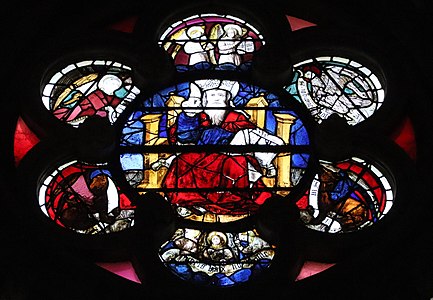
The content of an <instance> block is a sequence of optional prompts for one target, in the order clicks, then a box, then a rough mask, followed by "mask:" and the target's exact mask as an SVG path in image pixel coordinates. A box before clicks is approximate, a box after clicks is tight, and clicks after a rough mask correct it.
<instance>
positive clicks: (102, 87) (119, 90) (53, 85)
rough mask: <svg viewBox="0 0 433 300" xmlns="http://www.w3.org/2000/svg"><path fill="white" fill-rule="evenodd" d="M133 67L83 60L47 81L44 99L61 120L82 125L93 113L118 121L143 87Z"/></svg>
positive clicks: (68, 66) (109, 61)
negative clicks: (135, 78)
mask: <svg viewBox="0 0 433 300" xmlns="http://www.w3.org/2000/svg"><path fill="white" fill-rule="evenodd" d="M131 74H132V70H131V68H130V67H128V66H126V65H124V64H121V63H119V62H115V61H111V60H83V61H78V62H76V63H73V64H69V65H67V66H64V67H63V68H62V69H61V70H59V71H57V72H56V73H55V74H54V75H53V76H52V77H51V78H50V79H49V80H48V82H47V83H46V84H45V86H44V87H43V90H42V101H43V103H44V106H45V107H46V109H48V110H49V111H50V112H51V113H52V114H53V115H54V116H55V117H56V118H57V119H59V120H61V121H62V122H65V123H67V124H69V125H71V126H74V127H79V126H80V124H81V123H83V122H84V120H86V119H87V118H89V117H91V116H99V117H103V118H108V120H109V121H110V123H112V124H113V123H114V122H116V120H117V118H118V117H119V115H120V114H121V113H122V112H123V110H124V109H125V108H126V106H127V105H128V104H129V103H131V102H132V101H133V100H134V99H135V97H136V96H137V94H139V93H140V90H139V89H138V88H137V87H136V86H134V84H133V82H132V78H131V76H132V75H131Z"/></svg>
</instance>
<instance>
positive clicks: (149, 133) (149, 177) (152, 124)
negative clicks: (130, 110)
mask: <svg viewBox="0 0 433 300" xmlns="http://www.w3.org/2000/svg"><path fill="white" fill-rule="evenodd" d="M161 116H162V114H147V115H144V116H142V117H141V121H142V122H143V124H144V145H145V146H152V145H157V144H158V143H159V140H160V139H159V136H158V133H159V121H160V119H161ZM158 158H159V154H158V153H143V161H144V166H143V168H144V172H143V173H144V176H143V180H142V182H141V184H140V187H141V188H157V187H158V172H155V171H153V170H151V169H150V165H151V164H152V163H153V162H155V161H157V160H158Z"/></svg>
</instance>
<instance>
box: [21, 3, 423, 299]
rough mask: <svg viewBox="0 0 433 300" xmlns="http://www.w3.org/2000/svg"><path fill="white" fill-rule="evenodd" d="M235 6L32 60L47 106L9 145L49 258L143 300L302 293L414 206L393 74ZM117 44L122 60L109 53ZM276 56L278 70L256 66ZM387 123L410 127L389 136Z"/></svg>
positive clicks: (155, 18)
mask: <svg viewBox="0 0 433 300" xmlns="http://www.w3.org/2000/svg"><path fill="white" fill-rule="evenodd" d="M216 6H217V7H219V5H217V4H216ZM231 6H232V4H224V5H222V6H221V7H219V8H218V9H215V10H212V9H211V8H212V7H213V6H212V5H210V6H209V7H208V5H206V4H204V5H202V6H201V5H198V6H197V7H195V9H192V10H191V14H189V15H188V14H185V10H184V9H183V8H182V9H181V8H180V7H178V8H177V9H174V10H173V13H170V14H169V13H168V10H167V8H164V9H163V10H162V9H161V10H160V11H158V12H157V13H155V14H153V13H148V11H146V14H143V15H141V14H140V13H139V12H133V13H132V15H131V14H130V15H129V16H125V19H122V20H110V21H109V22H107V24H105V27H104V29H101V28H99V29H98V30H101V31H103V32H104V34H101V37H98V38H100V39H101V40H102V41H103V43H102V44H103V46H102V47H101V46H100V45H98V47H99V49H103V48H104V47H105V48H107V50H108V51H103V53H98V51H95V48H94V47H93V45H92V44H86V43H85V42H84V41H83V44H82V49H80V51H79V52H75V51H72V50H70V49H68V47H63V48H60V49H56V48H54V49H53V50H52V51H53V52H56V51H58V53H56V55H54V56H56V58H60V59H56V61H55V62H53V61H50V59H51V58H52V57H53V56H50V55H47V56H45V55H44V54H41V57H42V58H44V59H46V61H44V59H41V61H43V62H44V63H46V64H45V66H44V67H43V68H41V69H43V72H39V71H40V70H39V69H36V71H35V70H31V71H29V75H28V76H29V77H33V81H32V85H30V86H31V87H32V90H33V89H34V87H35V86H36V85H38V86H37V88H36V90H37V89H39V91H37V92H39V94H38V95H37V96H36V97H33V98H32V97H30V96H29V95H33V96H34V95H35V93H33V94H32V93H30V94H25V96H24V97H23V98H26V99H23V100H22V102H23V104H24V105H23V107H25V106H26V104H28V103H31V105H29V107H31V108H34V107H36V108H37V109H35V111H34V112H32V111H31V109H26V113H25V118H24V119H20V122H19V125H20V126H19V127H18V128H24V129H25V130H26V131H28V132H26V134H28V136H30V137H32V139H33V140H34V141H33V142H32V143H29V144H28V145H27V146H24V148H25V149H20V147H19V145H18V144H19V137H20V132H18V130H17V134H16V143H15V147H16V149H17V150H16V151H15V154H16V165H17V166H18V170H19V172H18V175H19V176H22V177H20V180H19V182H21V183H22V185H23V186H24V187H25V188H24V189H23V190H26V191H27V192H25V193H24V196H23V197H22V198H23V199H24V200H25V201H22V203H21V202H20V204H23V206H24V208H25V209H26V210H28V211H27V212H26V213H28V214H29V215H32V214H34V215H36V214H37V215H38V216H41V217H40V218H34V220H32V222H33V223H32V224H36V226H35V227H38V226H37V224H43V225H41V227H40V228H43V229H44V230H46V234H47V236H49V237H50V239H51V238H52V239H53V240H54V239H56V237H57V236H58V237H59V240H62V243H63V244H62V246H59V248H60V247H65V248H66V249H67V253H68V254H69V255H71V253H72V252H76V253H74V255H75V254H77V255H80V258H82V257H85V258H86V260H87V262H89V261H90V262H91V263H93V264H95V265H99V266H103V268H104V269H107V270H111V271H112V272H116V271H115V268H113V267H112V266H113V265H112V264H111V263H113V264H118V265H121V266H122V268H123V267H124V268H127V269H128V272H127V273H128V274H129V275H128V277H129V278H134V279H133V281H134V286H135V284H136V285H137V286H139V289H140V290H141V291H143V290H144V291H147V290H149V291H155V294H157V295H160V293H161V295H170V296H176V297H178V296H180V295H181V294H182V293H184V294H186V295H188V297H201V296H203V295H208V294H210V293H214V294H215V295H217V296H219V295H224V293H226V291H230V292H233V293H237V294H236V295H242V296H244V294H243V291H245V290H248V291H250V295H251V294H254V292H251V291H254V289H256V290H258V289H262V288H264V289H265V290H266V289H273V288H274V287H278V288H281V289H284V290H285V291H287V290H291V289H292V288H294V289H296V286H298V287H299V286H300V287H301V289H302V284H303V283H302V282H307V284H308V282H309V278H307V277H309V276H310V275H312V274H313V273H319V272H327V271H325V270H327V269H328V268H329V269H331V270H334V272H339V268H340V267H341V266H343V267H344V266H345V263H347V262H348V261H350V259H351V258H350V257H351V256H356V257H360V256H362V255H366V254H365V253H367V252H368V251H369V250H371V248H370V247H376V246H377V241H378V240H380V239H381V238H382V239H391V238H392V237H393V236H395V235H398V233H399V230H400V229H401V228H402V227H403V226H406V225H408V224H409V223H410V222H409V221H407V220H406V219H405V218H408V217H407V216H404V215H405V213H404V212H405V211H404V210H405V209H407V208H408V207H410V206H411V205H409V202H410V201H411V200H413V199H414V202H415V200H419V199H418V198H419V197H415V196H411V195H412V193H410V192H409V191H410V190H411V189H412V184H413V183H414V181H415V180H413V179H412V178H410V177H411V176H410V175H412V174H414V169H412V167H413V165H412V163H413V161H414V160H415V159H417V158H418V153H416V155H415V153H414V152H415V150H416V149H417V147H416V146H417V145H414V143H415V137H414V131H416V129H418V128H415V127H413V126H412V125H413V124H412V123H411V120H412V119H411V118H409V117H407V116H406V112H405V111H404V110H402V107H403V106H402V105H400V104H399V103H405V102H404V101H406V97H405V96H402V99H403V100H402V101H399V100H401V99H400V98H399V97H398V94H399V88H400V87H399V85H398V84H397V85H396V84H395V83H396V81H395V79H396V78H399V77H400V76H395V74H396V73H397V72H395V71H394V70H391V69H390V68H389V66H390V64H388V63H386V64H385V63H382V62H381V60H380V59H377V60H376V59H370V58H371V57H373V56H371V57H370V56H369V53H368V48H365V49H364V48H363V49H356V47H354V43H348V45H349V44H350V47H347V48H346V47H345V46H344V44H345V41H344V39H343V38H341V40H339V41H338V42H336V43H337V44H338V46H336V47H328V48H326V51H323V49H324V48H323V47H322V48H320V47H316V46H317V45H316V44H315V41H309V42H310V43H306V44H302V43H298V42H299V41H300V39H299V38H298V37H299V36H302V32H307V31H310V30H312V28H313V29H315V27H319V28H321V29H323V28H324V29H325V32H326V27H325V26H322V25H323V24H321V22H316V21H319V20H308V21H307V20H301V19H298V18H295V17H291V16H290V17H289V16H287V13H288V12H287V11H284V12H283V11H281V12H279V11H276V10H274V9H271V13H270V15H272V16H275V24H278V26H280V23H278V22H277V21H276V20H277V18H278V20H279V19H284V20H285V22H287V21H288V22H290V23H291V24H290V26H287V28H286V27H278V26H276V25H275V24H274V23H273V22H272V20H271V19H272V18H263V17H264V15H266V13H264V12H262V11H260V10H259V9H255V8H252V7H250V8H249V9H246V10H245V11H242V10H239V7H238V6H237V5H236V9H235V6H233V10H232V9H231ZM260 7H261V8H263V7H265V5H264V4H263V5H262V6H260ZM149 9H150V8H149ZM150 11H152V10H149V12H150ZM152 12H154V11H152ZM252 12H254V13H252ZM260 18H263V20H260ZM309 21H311V22H309ZM296 22H298V23H299V24H294V23H296ZM313 22H314V23H316V24H317V25H316V24H313ZM297 25H299V26H297ZM313 25H314V26H315V27H311V26H313ZM93 26H96V25H95V24H93ZM145 27H146V28H147V29H148V31H146V30H145V29H144V28H145ZM290 27H291V28H292V30H291V31H290V30H288V28H290ZM278 30H280V31H281V32H277V31H278ZM295 30H296V32H297V35H296V37H297V38H293V37H294V36H295V35H293V34H294V31H295ZM149 32H151V33H152V34H153V36H152V35H149ZM276 32H277V33H276ZM319 32H320V31H319ZM99 33H100V32H99V31H98V33H97V34H95V36H97V35H99ZM143 33H145V34H143ZM298 33H299V34H298ZM81 34H84V32H81ZM333 34H334V36H338V34H337V35H335V33H333ZM351 34H352V35H353V37H354V39H356V38H358V35H357V33H356V32H353V33H351ZM271 35H273V36H272V38H271ZM64 36H66V35H64ZM276 36H277V37H278V38H277V39H275V37H276ZM306 36H307V37H308V35H306ZM343 36H344V37H346V36H347V33H346V32H345V35H342V37H343ZM323 38H324V39H326V37H323ZM104 39H106V40H107V41H106V43H105V44H104V42H105V41H104ZM124 41H129V42H131V44H128V45H131V47H130V49H128V53H126V52H125V53H120V55H118V54H119V53H117V52H122V48H120V47H117V46H119V45H121V44H122V43H123V42H124ZM129 42H128V43H129ZM331 44H332V43H331ZM342 45H343V46H342ZM360 45H362V43H360ZM155 49H158V50H160V51H161V52H157V51H156V50H155ZM269 49H278V51H277V54H278V55H276V56H275V57H269V56H266V55H264V56H260V54H263V53H267V52H266V51H267V50H269ZM292 49H296V51H294V52H292ZM358 50H359V51H358ZM283 52H284V55H283ZM155 53H159V54H161V53H163V54H164V55H166V56H165V57H164V56H163V55H162V54H161V55H155V56H154V57H153V55H154V54H155ZM293 53H296V55H293V58H294V59H293V61H292V63H293V64H291V63H289V62H288V61H287V60H284V68H286V67H287V69H288V70H289V69H290V72H286V73H284V74H285V76H286V77H285V78H282V77H281V76H278V78H273V76H272V75H269V74H262V75H263V76H262V77H260V76H255V75H257V74H256V73H257V72H260V68H255V65H254V63H255V62H257V61H258V60H259V61H260V63H261V64H265V65H266V64H269V66H275V65H278V61H279V60H280V59H281V62H283V59H282V57H289V56H291V55H292V54H293ZM57 54H59V55H58V56H57ZM71 54H72V55H71ZM132 54H133V56H134V58H133V59H126V60H123V59H120V58H119V57H125V58H128V55H132ZM63 55H64V57H65V58H66V57H67V59H61V58H62V56H63ZM279 55H281V56H279ZM47 57H48V59H47ZM167 57H168V58H169V62H168V64H169V65H170V66H172V67H173V69H174V70H176V71H173V74H168V73H167V74H165V73H164V72H166V70H161V73H164V74H165V75H167V76H161V77H160V78H159V77H158V76H159V75H160V74H156V73H157V72H156V71H155V68H154V67H155V66H160V65H162V64H160V63H161V60H163V59H164V58H167ZM71 58H72V59H71ZM276 61H277V62H276ZM164 63H167V61H165V62H164ZM156 69H158V68H156ZM271 69H272V68H271ZM404 71H408V70H407V69H404ZM271 73H272V72H271ZM402 73H403V72H402ZM272 74H273V73H272ZM390 74H392V75H393V76H391V75H390ZM154 77H158V78H159V80H155V78H154ZM275 77H277V76H275ZM406 79H407V77H406V76H403V75H401V81H397V83H400V82H405V83H406V81H405V80H406ZM35 82H37V84H35ZM270 82H271V83H272V84H269V83H270ZM407 82H409V81H407ZM37 92H36V94H37ZM402 94H403V92H402ZM404 95H406V93H404ZM35 98H37V99H35ZM35 103H37V104H36V105H35ZM394 103H396V104H397V105H395V107H394V108H393V104H394ZM384 107H386V109H385V110H384ZM388 111H393V117H392V122H390V123H392V125H390V126H394V125H395V124H396V123H395V120H396V119H398V120H400V121H401V120H404V122H405V123H403V124H402V127H404V128H405V129H404V130H403V129H402V130H401V132H399V131H398V130H400V129H398V130H397V131H394V132H393V133H389V132H384V130H382V129H383V126H382V125H383V123H386V117H387V115H386V113H387V112H388ZM397 115H398V116H399V118H400V119H399V118H396V117H395V116H397ZM41 116H46V117H47V119H49V120H53V121H52V122H51V123H49V124H50V125H51V124H52V127H53V128H48V127H49V126H48V127H47V126H45V124H42V123H40V122H41V119H40V118H41ZM377 116H379V117H377ZM384 116H385V118H382V120H381V119H380V117H384ZM403 116H405V117H406V118H405V119H403V118H402V117H403ZM100 120H104V122H105V121H107V123H108V124H109V125H108V126H107V127H104V126H105V125H103V124H102V123H100V122H99V121H100ZM335 120H339V121H340V120H344V121H345V122H346V123H347V124H342V123H334V121H335ZM343 123H344V122H343ZM104 124H106V123H104ZM360 124H367V125H368V127H360V126H358V125H360ZM63 125H65V126H63ZM330 125H331V126H330ZM346 125H349V126H346ZM27 127H28V129H27ZM65 128H67V130H65ZM107 128H110V130H108V129H107ZM329 128H331V129H329ZM365 128H368V129H369V130H366V129H365ZM376 128H377V130H375V129H376ZM51 129H53V130H51ZM32 130H34V134H33V133H32ZM370 130H371V131H370ZM41 132H42V134H41ZM324 133H325V134H324ZM407 136H408V138H406V137H407ZM381 140H382V141H383V143H382V142H380V141H381ZM392 140H394V141H395V143H396V144H398V145H400V146H402V148H404V149H405V150H407V151H409V155H410V157H409V156H407V155H406V154H405V153H404V152H402V151H400V150H401V149H399V148H398V147H397V146H396V145H395V143H393V141H392ZM408 141H409V142H408ZM406 142H408V143H409V144H410V145H405V143H406ZM30 148H32V149H30ZM359 149H361V150H362V151H360V152H359V151H358V150H359ZM20 151H21V152H20ZM411 151H412V152H411ZM59 153H60V154H65V155H63V156H62V155H60V156H59V155H58V154H59ZM66 153H67V154H68V155H66ZM70 154H72V155H70ZM50 156H53V157H52V158H51V157H50ZM328 156H331V158H332V157H336V159H331V158H330V157H328ZM59 157H61V158H60V159H59ZM39 158H40V159H39ZM410 158H412V159H413V161H411V160H410ZM21 159H23V160H22V161H21ZM44 163H45V164H46V166H44V167H42V168H41V167H40V165H42V164H44ZM36 166H37V167H36ZM408 173H409V174H410V175H408ZM27 175H29V176H28V177H27ZM415 190H416V188H413V189H412V191H413V193H415V192H414V191H415ZM412 198H413V199H412ZM154 201H156V202H158V201H159V202H158V203H159V204H161V205H159V204H158V205H155V203H154ZM420 201H421V200H420ZM29 203H31V204H29ZM35 207H36V209H35V210H36V211H33V210H32V209H33V208H35ZM411 209H413V208H411ZM412 213H413V211H412ZM41 219H43V221H40V220H41ZM39 222H40V223H39ZM398 226H400V227H398ZM52 228H55V229H54V230H51V229H52ZM397 228H400V229H397ZM65 237H66V238H65ZM71 237H73V238H71ZM119 239H121V242H119ZM75 241H79V243H77V244H75ZM364 251H365V253H364ZM381 253H382V252H381ZM383 255H384V256H386V255H388V254H383ZM110 266H111V267H110ZM315 268H316V271H314V270H315ZM332 272H333V271H331V272H330V273H327V274H332ZM353 272H354V273H357V272H358V270H355V271H353ZM118 273H121V272H118ZM131 274H133V275H132V276H131ZM306 274H308V275H306ZM320 275H321V274H318V276H320ZM123 277H126V276H123ZM296 278H297V279H298V280H297V281H295V279H296ZM315 278H318V277H315ZM311 280H312V281H314V278H313V279H311ZM298 282H301V283H300V284H299V285H296V284H297V283H298ZM172 283H174V286H176V287H179V289H177V288H176V289H173V290H172V291H169V290H168V289H166V287H167V286H171V284H172ZM283 286H284V287H283ZM202 288H203V289H202ZM208 288H211V289H208ZM221 288H223V289H221ZM203 291H204V292H203ZM202 292H203V293H202ZM346 294H347V293H346ZM212 295H213V294H212Z"/></svg>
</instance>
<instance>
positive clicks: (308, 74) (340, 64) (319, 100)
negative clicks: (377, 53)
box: [287, 56, 385, 125]
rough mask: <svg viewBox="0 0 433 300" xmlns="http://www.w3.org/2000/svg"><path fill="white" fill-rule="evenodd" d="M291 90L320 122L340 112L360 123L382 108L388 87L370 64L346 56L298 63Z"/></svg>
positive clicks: (289, 87)
mask: <svg viewBox="0 0 433 300" xmlns="http://www.w3.org/2000/svg"><path fill="white" fill-rule="evenodd" d="M294 67H295V76H294V77H293V81H292V84H291V85H289V86H288V87H287V90H288V91H289V92H290V93H291V94H292V95H293V96H294V97H295V98H297V99H298V100H299V101H302V102H303V103H304V104H305V106H306V107H307V108H308V109H309V110H310V112H311V114H312V115H313V117H314V118H315V119H316V120H317V122H321V121H323V120H325V119H327V118H328V117H329V116H330V115H332V114H338V115H340V116H342V117H344V118H345V119H346V120H347V123H348V124H349V125H356V124H358V123H360V122H362V121H364V120H366V119H367V118H368V117H370V116H371V115H372V114H374V112H375V111H376V110H378V109H379V108H380V107H381V105H382V103H383V101H384V99H385V88H384V86H383V83H381V81H380V80H379V78H378V76H377V75H376V74H374V73H373V72H372V71H371V70H370V69H369V68H368V67H366V66H363V65H362V64H360V63H358V62H356V61H354V60H351V59H348V58H343V57H337V56H334V57H329V56H328V57H326V56H321V57H314V58H312V59H309V60H306V61H303V62H299V63H297V64H295V66H294Z"/></svg>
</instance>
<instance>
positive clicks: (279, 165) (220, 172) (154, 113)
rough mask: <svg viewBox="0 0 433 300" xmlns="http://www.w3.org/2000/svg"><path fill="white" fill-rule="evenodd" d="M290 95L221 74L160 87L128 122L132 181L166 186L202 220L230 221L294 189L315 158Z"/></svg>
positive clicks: (124, 158) (182, 209)
mask: <svg viewBox="0 0 433 300" xmlns="http://www.w3.org/2000/svg"><path fill="white" fill-rule="evenodd" d="M284 100H286V99H284ZM284 100H281V99H279V97H277V96H276V95H274V94H272V93H269V92H268V91H266V90H264V89H261V88H259V87H256V86H253V85H249V84H246V83H242V82H237V81H230V80H218V79H203V80H196V81H194V82H190V83H181V84H178V85H176V86H173V87H171V88H167V89H165V90H163V91H160V92H159V93H157V94H155V95H154V96H152V97H150V98H148V99H146V100H145V101H143V102H142V103H140V105H139V107H138V109H136V110H135V111H134V112H133V113H132V114H131V115H130V117H129V118H128V121H127V122H126V125H125V127H124V128H123V130H122V137H121V146H122V147H121V149H122V154H121V158H120V160H121V164H122V168H123V170H124V172H125V176H126V178H127V180H128V182H129V183H130V184H131V185H132V186H133V187H135V188H136V189H137V190H138V191H139V192H145V191H146V190H149V189H152V190H155V191H159V192H161V193H162V194H163V195H164V196H165V197H166V199H167V200H168V201H169V202H170V203H171V204H173V205H174V206H175V207H176V208H177V212H178V213H179V215H181V216H182V217H186V218H191V219H194V220H202V221H208V222H215V221H216V222H227V221H229V220H234V219H235V218H240V217H242V216H246V215H249V214H250V213H253V212H255V211H256V210H257V209H258V207H259V206H260V205H261V204H262V203H263V202H264V201H266V199H267V198H269V197H270V196H271V195H272V194H275V193H278V194H287V193H288V192H289V191H290V190H291V189H292V187H293V186H295V185H296V184H297V183H298V182H299V180H300V179H301V177H302V174H303V173H304V171H305V169H306V167H307V165H308V159H309V153H307V152H303V151H305V149H306V147H307V146H308V145H309V137H308V133H307V130H306V128H305V126H304V124H303V122H302V120H301V119H300V118H299V115H298V114H297V113H296V112H295V111H294V110H293V109H291V108H290V105H288V106H283V105H282V104H281V103H284ZM140 148H141V149H142V150H141V151H139V152H132V151H131V150H133V149H140ZM154 149H155V150H154ZM163 149H175V150H176V152H175V153H173V152H172V153H164V150H163ZM215 150H216V151H215ZM135 151H136V150H135Z"/></svg>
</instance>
